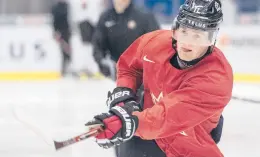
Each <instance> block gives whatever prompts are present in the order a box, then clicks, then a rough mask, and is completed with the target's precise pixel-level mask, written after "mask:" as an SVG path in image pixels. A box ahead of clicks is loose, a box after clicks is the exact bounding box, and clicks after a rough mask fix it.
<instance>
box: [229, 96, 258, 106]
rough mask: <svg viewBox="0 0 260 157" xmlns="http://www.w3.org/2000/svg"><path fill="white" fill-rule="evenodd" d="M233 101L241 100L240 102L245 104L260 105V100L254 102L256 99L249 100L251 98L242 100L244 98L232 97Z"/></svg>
mask: <svg viewBox="0 0 260 157" xmlns="http://www.w3.org/2000/svg"><path fill="white" fill-rule="evenodd" d="M232 99H234V100H239V101H244V102H249V103H255V104H260V100H254V99H249V98H242V97H238V96H232Z"/></svg>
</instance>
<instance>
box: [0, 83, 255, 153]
mask: <svg viewBox="0 0 260 157" xmlns="http://www.w3.org/2000/svg"><path fill="white" fill-rule="evenodd" d="M113 87H114V83H112V82H111V81H108V80H104V81H95V80H88V81H72V80H68V79H67V80H60V81H49V82H18V83H14V82H1V83H0V94H1V101H0V106H1V108H0V156H1V157H18V156H19V157H113V156H114V155H113V150H104V149H101V148H99V147H98V146H97V145H96V143H95V142H94V141H93V139H92V140H85V141H83V142H80V143H78V144H76V145H73V146H70V147H68V148H66V149H63V150H61V151H59V152H55V151H54V149H53V147H52V146H49V145H48V144H47V143H48V141H49V139H50V138H54V139H57V140H60V139H63V138H65V139H66V138H67V137H70V136H71V135H77V134H78V133H81V132H82V131H84V123H85V122H86V121H87V120H90V119H91V118H92V116H93V115H95V114H97V113H100V112H103V111H105V110H106V106H105V100H106V94H107V91H108V90H111V89H113ZM258 89H259V90H258ZM234 90H235V91H234V94H241V95H243V92H244V93H247V94H248V95H247V96H249V95H250V93H253V94H252V95H254V96H255V97H257V93H260V85H258V86H256V85H254V86H250V85H245V84H236V85H235V88H234ZM12 107H14V108H15V111H16V112H17V113H18V115H19V116H21V117H23V118H24V119H25V120H28V121H29V122H30V123H31V124H34V126H37V129H38V130H40V132H41V133H40V134H41V135H40V136H39V133H37V132H35V131H32V130H30V129H28V127H26V126H24V125H22V124H21V123H20V122H19V121H17V120H16V119H15V118H14V116H13V113H12V111H13V110H12ZM259 113H260V104H252V103H248V102H241V101H238V100H232V101H231V102H230V104H229V105H228V107H227V108H226V110H225V112H224V118H225V125H224V133H223V138H222V141H221V143H220V148H221V150H222V151H223V152H224V154H225V157H245V156H250V157H259V156H260V150H259V148H260V144H259V141H260V136H259V133H260V122H259V119H260V114H259Z"/></svg>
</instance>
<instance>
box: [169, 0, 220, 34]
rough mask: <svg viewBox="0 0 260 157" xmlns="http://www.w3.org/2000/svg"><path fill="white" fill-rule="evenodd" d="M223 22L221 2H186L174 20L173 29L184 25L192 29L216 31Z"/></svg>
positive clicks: (217, 0) (202, 0)
mask: <svg viewBox="0 0 260 157" xmlns="http://www.w3.org/2000/svg"><path fill="white" fill-rule="evenodd" d="M222 21H223V13H222V4H221V1H220V0H186V1H185V3H184V4H183V5H181V7H180V10H179V13H178V15H177V17H176V18H175V20H174V23H173V29H177V28H178V26H179V25H183V26H185V27H189V28H192V29H199V30H205V31H216V30H218V29H219V25H220V23H221V22H222Z"/></svg>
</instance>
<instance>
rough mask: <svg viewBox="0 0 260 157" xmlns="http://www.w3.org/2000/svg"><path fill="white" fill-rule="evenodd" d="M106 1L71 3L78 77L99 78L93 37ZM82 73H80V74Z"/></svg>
mask: <svg viewBox="0 0 260 157" xmlns="http://www.w3.org/2000/svg"><path fill="white" fill-rule="evenodd" d="M104 7H105V0H73V1H70V10H71V11H70V12H71V13H70V15H71V16H70V17H71V26H72V51H73V61H74V62H73V68H74V70H76V71H77V74H76V73H75V75H77V76H79V75H80V76H83V75H84V76H87V77H91V78H93V77H95V78H97V77H99V76H100V75H99V69H98V66H97V64H96V62H95V61H94V58H93V47H92V43H91V41H92V37H93V33H94V30H95V27H96V25H97V22H98V19H99V16H100V14H101V13H102V12H103V11H104ZM79 72H80V73H79Z"/></svg>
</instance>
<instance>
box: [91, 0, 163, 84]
mask: <svg viewBox="0 0 260 157" xmlns="http://www.w3.org/2000/svg"><path fill="white" fill-rule="evenodd" d="M159 28H160V27H159V24H158V22H157V21H156V19H155V17H154V15H153V14H151V13H147V12H143V11H140V10H138V9H137V8H135V7H134V5H133V2H132V1H131V0H113V8H112V9H109V10H107V11H105V12H104V13H103V14H102V15H101V16H100V19H99V22H98V25H97V28H96V30H95V33H94V35H93V40H92V41H93V46H94V54H93V55H94V58H95V61H96V62H97V63H98V66H99V69H100V71H101V73H103V74H104V75H105V76H107V77H111V78H112V79H113V80H115V66H114V63H115V62H117V60H118V59H119V57H120V55H121V54H122V53H123V52H124V51H125V50H126V49H127V48H128V46H130V44H131V43H132V42H133V41H134V40H135V39H137V38H138V37H140V36H141V35H143V34H145V33H148V32H151V31H154V30H157V29H159ZM110 59H111V60H112V62H110ZM113 62H114V63H113Z"/></svg>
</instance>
